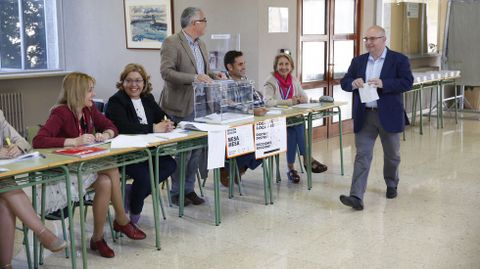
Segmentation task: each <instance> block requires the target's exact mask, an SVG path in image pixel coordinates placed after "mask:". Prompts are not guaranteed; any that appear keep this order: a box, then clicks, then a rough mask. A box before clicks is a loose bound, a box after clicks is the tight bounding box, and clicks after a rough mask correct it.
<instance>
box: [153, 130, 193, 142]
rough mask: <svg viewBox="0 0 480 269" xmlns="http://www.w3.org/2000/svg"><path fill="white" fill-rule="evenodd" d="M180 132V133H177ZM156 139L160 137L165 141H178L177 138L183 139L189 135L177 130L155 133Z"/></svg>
mask: <svg viewBox="0 0 480 269" xmlns="http://www.w3.org/2000/svg"><path fill="white" fill-rule="evenodd" d="M177 130H178V131H177ZM153 135H154V136H156V137H160V138H163V139H167V140H170V139H176V138H181V137H185V136H187V133H185V130H183V129H175V130H173V131H171V132H169V133H155V134H153Z"/></svg>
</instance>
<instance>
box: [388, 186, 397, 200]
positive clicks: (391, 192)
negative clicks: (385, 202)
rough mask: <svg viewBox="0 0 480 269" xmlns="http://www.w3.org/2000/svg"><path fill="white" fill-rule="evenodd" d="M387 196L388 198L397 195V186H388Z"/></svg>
mask: <svg viewBox="0 0 480 269" xmlns="http://www.w3.org/2000/svg"><path fill="white" fill-rule="evenodd" d="M386 196H387V199H393V198H395V197H397V187H387V193H386Z"/></svg>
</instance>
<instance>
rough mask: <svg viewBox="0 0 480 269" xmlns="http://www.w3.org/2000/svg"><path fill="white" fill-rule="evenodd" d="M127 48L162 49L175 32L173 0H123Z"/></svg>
mask: <svg viewBox="0 0 480 269" xmlns="http://www.w3.org/2000/svg"><path fill="white" fill-rule="evenodd" d="M123 6H124V16H125V39H126V46H127V49H161V47H162V43H163V41H164V40H165V38H167V37H168V36H169V35H171V34H172V33H173V1H172V0H123Z"/></svg>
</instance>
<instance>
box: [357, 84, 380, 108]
mask: <svg viewBox="0 0 480 269" xmlns="http://www.w3.org/2000/svg"><path fill="white" fill-rule="evenodd" d="M358 93H359V94H360V101H361V102H362V103H368V102H373V101H376V100H378V99H380V97H378V93H377V88H375V87H372V86H370V85H369V84H367V83H365V84H363V88H360V89H358Z"/></svg>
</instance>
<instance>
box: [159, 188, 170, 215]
mask: <svg viewBox="0 0 480 269" xmlns="http://www.w3.org/2000/svg"><path fill="white" fill-rule="evenodd" d="M167 180H168V179H166V180H165V181H167ZM165 181H163V182H162V184H164V183H165ZM162 200H163V199H162V192H161V190H158V203H159V204H160V210H162V217H163V219H164V220H166V219H167V217H166V215H165V208H164V207H163V201H162Z"/></svg>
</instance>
